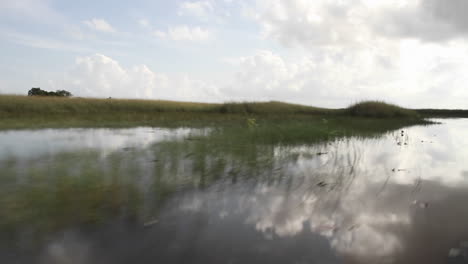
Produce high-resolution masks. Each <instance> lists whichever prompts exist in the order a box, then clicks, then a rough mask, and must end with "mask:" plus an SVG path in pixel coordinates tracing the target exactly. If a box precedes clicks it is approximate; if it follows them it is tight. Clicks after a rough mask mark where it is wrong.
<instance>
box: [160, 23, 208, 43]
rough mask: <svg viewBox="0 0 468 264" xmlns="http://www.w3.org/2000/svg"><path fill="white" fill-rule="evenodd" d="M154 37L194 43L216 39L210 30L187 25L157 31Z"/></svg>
mask: <svg viewBox="0 0 468 264" xmlns="http://www.w3.org/2000/svg"><path fill="white" fill-rule="evenodd" d="M153 35H155V36H156V37H158V38H161V39H170V40H175V41H192V42H208V41H210V40H212V39H213V37H214V34H213V32H212V31H211V30H209V29H204V28H201V27H189V26H187V25H182V26H175V27H169V29H168V30H167V31H160V30H155V31H153Z"/></svg>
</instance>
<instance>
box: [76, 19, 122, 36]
mask: <svg viewBox="0 0 468 264" xmlns="http://www.w3.org/2000/svg"><path fill="white" fill-rule="evenodd" d="M83 23H84V24H85V25H86V26H88V27H89V28H91V29H93V30H96V31H102V32H108V33H113V32H116V30H115V29H114V28H113V27H112V26H111V25H110V24H109V23H108V22H107V21H106V20H104V19H100V18H93V19H91V20H85V21H83Z"/></svg>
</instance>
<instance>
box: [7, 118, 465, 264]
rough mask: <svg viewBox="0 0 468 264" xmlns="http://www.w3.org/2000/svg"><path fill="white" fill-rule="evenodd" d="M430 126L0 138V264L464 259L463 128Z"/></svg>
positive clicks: (452, 123) (457, 122)
mask: <svg viewBox="0 0 468 264" xmlns="http://www.w3.org/2000/svg"><path fill="white" fill-rule="evenodd" d="M442 122H443V124H441V125H433V126H418V127H411V128H404V129H402V130H398V131H393V132H390V133H387V134H385V135H382V136H380V137H372V138H369V137H367V138H360V137H352V138H341V139H336V140H332V141H329V142H324V143H321V144H303V145H286V144H279V143H278V144H250V143H246V142H232V140H230V138H223V134H222V132H219V131H218V130H217V129H212V128H211V129H177V130H169V129H155V128H134V129H67V130H36V131H10V132H1V133H0V203H1V206H2V208H3V209H2V210H1V211H0V232H1V234H2V235H1V236H0V260H1V262H2V263H155V262H156V263H465V262H463V261H462V260H461V257H459V258H460V261H461V262H456V261H457V260H456V259H455V258H454V257H452V258H449V257H448V255H449V253H450V254H451V255H452V256H455V255H457V254H456V253H457V252H461V251H462V250H463V249H462V248H461V247H462V246H463V243H464V241H468V207H467V206H466V201H467V200H468V164H467V163H466V161H467V160H468V138H466V137H465V131H466V130H467V129H468V120H464V119H453V120H442ZM450 261H452V262H450Z"/></svg>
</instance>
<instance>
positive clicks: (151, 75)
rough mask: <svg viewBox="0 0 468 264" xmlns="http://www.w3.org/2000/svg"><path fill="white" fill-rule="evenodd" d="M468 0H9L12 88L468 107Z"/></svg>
mask: <svg viewBox="0 0 468 264" xmlns="http://www.w3.org/2000/svg"><path fill="white" fill-rule="evenodd" d="M466 10H468V1H466V0H450V1H447V0H378V1H376V0H133V1H124V0H100V1H95V0H93V1H91V0H80V1H71V0H0V94H27V91H28V90H29V89H30V88H32V87H40V88H41V89H44V90H62V89H64V90H67V91H70V92H72V93H73V94H74V95H75V96H79V97H99V98H107V97H112V98H142V99H164V100H180V101H199V102H226V101H270V100H275V101H285V102H291V103H300V104H305V105H314V106H321V107H346V106H348V105H349V104H352V103H356V102H358V101H361V100H383V101H387V102H390V103H396V104H399V105H402V106H405V107H413V108H425V107H433V108H468V88H467V87H465V85H466V84H467V83H468V45H467V44H468V16H466V15H465V12H466Z"/></svg>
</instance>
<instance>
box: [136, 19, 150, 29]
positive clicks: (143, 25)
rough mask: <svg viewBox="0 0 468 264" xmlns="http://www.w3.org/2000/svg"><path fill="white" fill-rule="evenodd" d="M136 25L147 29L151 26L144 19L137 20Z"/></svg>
mask: <svg viewBox="0 0 468 264" xmlns="http://www.w3.org/2000/svg"><path fill="white" fill-rule="evenodd" d="M138 25H140V27H142V28H149V27H150V26H151V25H150V22H149V20H148V19H146V18H142V19H140V20H138Z"/></svg>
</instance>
